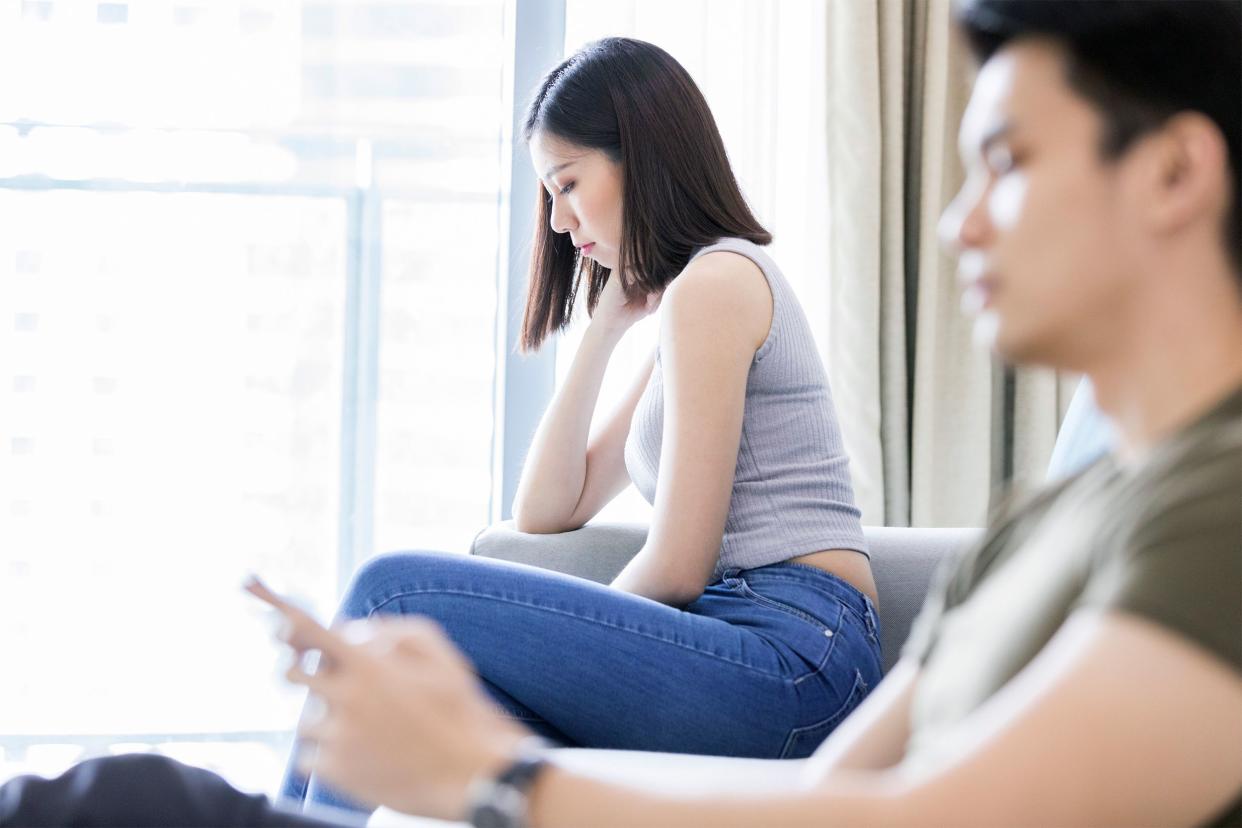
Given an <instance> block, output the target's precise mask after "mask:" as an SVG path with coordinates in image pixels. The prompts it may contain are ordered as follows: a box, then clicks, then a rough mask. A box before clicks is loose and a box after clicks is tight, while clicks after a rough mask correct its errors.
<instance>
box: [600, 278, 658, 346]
mask: <svg viewBox="0 0 1242 828" xmlns="http://www.w3.org/2000/svg"><path fill="white" fill-rule="evenodd" d="M663 295H664V294H663V293H648V294H647V295H646V297H645V298H644V299H642V300H641V301H637V302H629V301H627V300H626V296H625V291H624V290H623V289H622V287H621V279H620V277H619V276H617V274H616V273H613V274H611V275H610V276H609V277H608V281H607V282H605V283H604V290H603V292H601V293H600V296H599V303H598V304H596V306H595V311H594V312H593V313H592V314H591V326H592V327H598V328H600V329H601V330H604V331H607V332H608V333H610V334H612V335H613V336H615V337H619V336H621V334H623V333H625V332H626V331H627V330H629V329H630V327H631V326H633V325H634V323H635V322H638V321H639V320H641V319H643V318H644V317H647V316H649V315H651V314H652V313H655V311H656V308H658V307H660V298H661V297H662V296H663Z"/></svg>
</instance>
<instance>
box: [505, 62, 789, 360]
mask: <svg viewBox="0 0 1242 828" xmlns="http://www.w3.org/2000/svg"><path fill="white" fill-rule="evenodd" d="M537 132H542V133H544V134H547V135H551V136H555V137H556V138H559V139H561V140H563V141H567V142H569V143H571V144H576V145H577V146H580V147H586V148H588V149H596V150H600V151H602V152H604V153H605V154H606V155H608V157H609V158H611V159H612V160H613V161H615V162H616V163H618V164H619V165H620V167H621V177H622V182H623V184H622V208H621V209H622V222H621V223H622V227H621V250H620V259H619V261H618V263H617V265H618V269H619V270H620V272H621V273H622V274H624V277H625V279H626V281H625V283H624V284H623V287H624V288H625V293H626V296H628V297H629V298H630V299H631V300H637V299H639V298H640V297H642V296H645V295H646V294H648V293H652V292H658V291H661V290H663V289H664V287H665V286H666V285H668V283H669V282H671V281H672V280H673V278H674V277H675V276H676V275H677V274H678V273H680V272H681V271H682V269H683V268H684V267H685V266H686V263H687V262H688V261H689V260H690V256H691V254H692V253H694V251H695V250H697V249H698V248H700V247H703V246H704V245H707V244H711V243H712V242H714V241H716V240H717V239H719V238H723V237H740V238H743V239H747V240H749V241H752V242H754V243H755V244H767V243H769V242H770V241H772V235H771V234H770V233H769V232H768V231H767V230H765V229H764V228H763V226H762V225H760V224H759V222H758V221H757V220H756V219H755V217H754V215H753V214H752V213H751V211H750V208H749V207H748V206H747V205H746V200H745V199H744V198H743V197H742V192H741V190H740V189H739V188H738V185H737V179H735V178H734V176H733V170H732V169H731V168H730V167H729V159H728V156H727V155H726V154H725V149H724V142H723V141H722V140H721V139H720V132H719V130H717V129H716V122H715V120H714V119H713V118H712V113H711V110H710V109H708V106H707V101H706V100H704V98H703V93H702V92H700V91H699V88H698V87H697V86H696V85H695V83H694V80H693V79H691V77H690V75H689V73H688V72H686V70H685V69H684V68H682V66H681V64H679V63H678V62H677V61H676V60H674V59H673V57H672V56H671V55H670V54H668V53H667V52H665V51H664V50H663V49H661V48H659V47H658V46H653V45H652V44H650V43H644V42H643V41H641V40H631V39H629V38H624V37H610V38H606V39H604V40H598V41H596V42H594V43H591V44H588V45H587V46H585V47H583V48H582V49H580V50H579V51H578V52H576V53H574V54H573V55H571V56H570V57H569V58H568V59H567V60H565V61H564V62H563V63H561V64H560V65H559V66H557V67H556V68H555V69H553V70H552V71H551V72H549V73H548V75H547V76H546V77H545V78H544V79H543V82H542V83H541V84H540V85H539V90H538V91H537V92H536V93H535V97H534V99H533V100H532V101H531V104H530V108H529V110H527V114H526V127H525V137H526V141H527V142H529V141H530V139H531V137H532V136H533V135H534V134H535V133H537ZM536 214H537V221H536V224H535V238H534V246H533V250H532V251H531V263H530V286H529V289H528V293H527V297H526V314H525V318H524V319H523V320H522V339H521V348H522V350H523V351H529V350H533V349H535V348H538V347H539V346H540V345H541V344H542V343H543V341H544V340H545V339H546V338H547V337H548V336H550V335H552V334H554V333H556V332H557V331H559V330H561V329H562V328H564V327H565V326H566V325H567V324H569V320H570V317H571V315H572V313H573V308H574V300H575V298H576V297H577V294H578V287H579V285H580V283H581V280H582V276H583V274H584V273H585V274H586V276H587V280H588V281H587V309H588V310H589V311H592V312H593V311H594V310H595V306H596V304H597V303H598V301H599V296H600V292H601V291H602V290H603V288H604V283H605V282H606V281H607V279H608V274H609V270H608V268H606V267H604V266H602V265H601V264H599V263H598V262H595V261H593V260H588V259H585V258H582V257H580V256H579V255H578V251H577V250H576V249H575V248H574V246H573V242H572V241H570V238H569V234H568V233H556V232H553V230H552V228H551V226H550V219H551V214H552V196H551V195H550V194H549V193H548V192H547V190H545V189H544V188H543V187H540V188H539V195H538V202H537V206H536Z"/></svg>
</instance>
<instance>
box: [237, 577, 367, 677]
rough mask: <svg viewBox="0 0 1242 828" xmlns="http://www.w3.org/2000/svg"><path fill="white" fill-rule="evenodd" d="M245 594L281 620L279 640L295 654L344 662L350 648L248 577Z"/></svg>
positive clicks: (305, 614) (255, 579) (346, 643)
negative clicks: (312, 654) (315, 652)
mask: <svg viewBox="0 0 1242 828" xmlns="http://www.w3.org/2000/svg"><path fill="white" fill-rule="evenodd" d="M244 588H245V590H246V591H247V592H249V593H250V594H251V595H253V596H254V597H256V598H258V599H259V600H260V601H263V602H264V603H266V604H268V605H269V606H271V607H272V608H274V609H275V610H276V611H277V612H279V613H280V614H281V615H283V616H284V618H285V624H284V626H283V627H282V628H281V631H280V633H279V635H280V638H281V639H282V640H283V641H285V642H286V643H287V644H289V646H290V647H293V648H294V649H295V650H299V651H305V650H319V651H320V652H322V653H324V654H325V655H326V656H328V657H329V658H330V659H332V660H339V661H342V662H344V661H347V660H348V659H349V655H350V653H349V650H350V645H349V644H348V642H346V641H344V640H343V639H342V638H341V637H340V636H339V635H337V634H336V633H334V632H332V631H331V630H329V629H327V628H326V627H324V626H323V625H322V624H320V623H319V622H318V621H316V620H315V619H314V618H312V617H311V615H310V614H309V613H307V612H305V611H304V610H302V609H300V608H298V607H296V606H294V605H293V604H291V603H289V602H288V601H286V600H285V599H284V598H281V597H280V596H279V595H277V594H276V593H275V592H273V591H272V590H271V589H269V588H268V587H267V585H266V584H264V583H263V582H262V581H261V580H259V579H258V578H257V577H254V576H251V577H250V579H249V580H247V582H246V584H245V587H244Z"/></svg>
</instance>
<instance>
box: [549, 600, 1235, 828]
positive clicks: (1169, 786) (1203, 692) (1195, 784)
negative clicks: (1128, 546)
mask: <svg viewBox="0 0 1242 828" xmlns="http://www.w3.org/2000/svg"><path fill="white" fill-rule="evenodd" d="M882 686H883V685H881V687H882ZM877 692H879V691H878V690H877ZM894 694H895V695H896V691H894ZM907 702H908V697H907ZM879 706H880V705H879V703H878V702H877V707H879ZM861 712H862V711H861V708H860V713H861ZM888 712H891V710H890V711H888ZM886 718H887V717H886V716H883V715H877V716H876V718H875V721H876V722H877V724H876V725H873V727H875V728H879V729H877V730H874V731H873V730H872V729H870V728H868V729H865V731H864V732H867V733H871V734H872V736H873V737H874V736H875V734H876V733H879V732H882V730H883V727H882V725H880V724H878V723H881V722H884V721H885V719H886ZM848 721H849V720H847V722H848ZM889 725H891V722H889ZM834 738H835V737H834ZM830 741H831V740H830ZM850 741H853V740H850ZM867 741H868V740H867V739H865V738H862V739H860V741H858V742H857V743H856V748H855V751H856V752H855V751H851V750H845V749H841V750H843V753H842V762H844V760H845V758H846V757H848V756H854V757H858V758H870V757H873V756H876V755H878V756H880V757H885V753H884V752H883V751H879V752H878V754H873V753H871V752H870V751H868V750H866V749H864V747H865V745H866V744H867ZM883 741H884V740H883V739H880V740H879V744H880V745H881V746H882V743H883ZM832 749H834V748H831V746H829V748H826V749H825V753H830V752H831V750H832ZM864 764H865V763H864ZM847 765H848V762H845V763H844V764H841V763H827V762H826V763H825V766H824V767H823V768H821V774H820V776H819V777H818V778H816V779H813V780H809V782H810V783H811V784H810V785H808V787H807V788H805V789H804V790H802V791H800V792H798V793H794V794H790V793H781V794H771V793H769V794H764V793H762V792H755V793H751V794H744V793H739V792H737V791H734V792H731V793H724V792H722V793H721V794H719V795H716V796H712V797H710V798H706V797H695V798H689V797H681V798H678V797H670V796H653V795H650V794H644V793H643V792H641V791H638V790H633V789H626V788H622V787H620V786H615V785H609V784H607V783H603V782H599V781H597V780H592V779H586V778H582V777H580V776H575V775H572V774H570V773H568V772H566V771H563V770H561V769H553V770H552V771H550V772H549V773H548V774H547V775H546V776H545V777H544V778H542V779H540V781H539V783H538V785H537V786H536V788H535V791H534V796H533V800H532V821H531V824H532V825H535V826H539V827H540V828H557V827H558V826H570V825H583V824H591V825H596V826H600V828H607V826H611V825H617V826H620V825H634V824H643V825H680V826H686V827H687V828H694V826H713V828H729V826H753V825H782V826H784V825H788V826H801V825H806V826H824V825H851V826H867V825H880V824H900V825H918V824H926V825H941V824H953V825H981V826H994V825H998V824H1005V825H1023V824H1030V825H1035V826H1045V825H1067V826H1068V825H1093V826H1094V825H1135V824H1160V825H1192V824H1196V823H1201V822H1203V821H1205V820H1207V819H1210V818H1211V817H1212V816H1213V815H1214V814H1215V813H1217V812H1218V811H1219V810H1220V809H1221V808H1224V807H1225V806H1226V805H1227V804H1228V803H1229V802H1230V800H1231V799H1232V798H1233V797H1236V796H1237V795H1238V792H1239V790H1242V678H1240V677H1239V676H1238V675H1237V674H1236V673H1235V672H1234V671H1233V670H1231V669H1229V668H1228V667H1227V666H1226V665H1225V664H1224V663H1223V662H1221V661H1220V660H1219V659H1217V658H1215V657H1213V656H1210V655H1208V654H1207V653H1206V652H1204V651H1202V650H1200V649H1199V648H1198V647H1197V646H1196V645H1194V644H1191V643H1190V642H1189V641H1187V640H1185V639H1183V638H1182V637H1180V636H1178V635H1176V634H1174V633H1171V632H1168V631H1166V630H1165V629H1163V628H1161V627H1159V626H1156V625H1154V624H1152V623H1150V622H1147V621H1144V620H1142V619H1139V618H1137V617H1135V616H1130V615H1126V614H1123V613H1119V612H1108V613H1101V612H1099V611H1081V612H1079V613H1078V614H1077V615H1075V616H1074V617H1073V618H1072V619H1071V620H1070V622H1068V623H1067V624H1066V625H1065V626H1064V627H1063V628H1062V629H1061V631H1060V632H1059V633H1058V634H1057V635H1056V636H1055V638H1054V639H1053V641H1052V642H1050V644H1049V645H1048V646H1047V647H1046V648H1045V649H1044V650H1043V652H1042V653H1041V654H1040V655H1039V656H1038V657H1037V658H1036V659H1035V660H1034V661H1033V662H1032V663H1031V664H1030V665H1028V667H1027V668H1026V669H1025V670H1024V671H1023V672H1022V673H1020V674H1019V675H1018V676H1017V677H1015V679H1014V680H1013V681H1011V682H1010V683H1009V684H1008V685H1006V686H1005V687H1004V688H1003V689H1002V690H1001V691H1000V692H999V693H997V694H996V695H995V696H994V697H993V698H992V699H991V700H990V701H989V702H987V703H986V704H985V705H984V706H983V707H982V708H980V709H979V710H978V711H977V712H976V713H975V714H973V715H972V716H970V717H969V718H968V719H967V720H965V721H964V722H963V723H962V724H961V726H960V727H959V728H958V730H957V733H956V736H955V737H954V739H953V741H952V743H951V744H947V745H946V746H945V750H944V751H942V752H941V753H939V754H938V756H937V757H936V759H935V761H934V763H929V765H928V766H926V767H922V768H920V769H918V770H917V771H911V770H907V769H905V768H903V767H902V766H900V765H898V766H897V767H894V768H890V769H886V770H878V771H870V770H865V769H853V768H850V767H848V766H847Z"/></svg>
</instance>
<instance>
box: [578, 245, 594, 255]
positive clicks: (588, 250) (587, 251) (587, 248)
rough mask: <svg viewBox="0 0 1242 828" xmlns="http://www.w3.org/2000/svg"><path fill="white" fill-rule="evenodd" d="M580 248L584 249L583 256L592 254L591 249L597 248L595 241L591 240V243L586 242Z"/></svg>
mask: <svg viewBox="0 0 1242 828" xmlns="http://www.w3.org/2000/svg"><path fill="white" fill-rule="evenodd" d="M579 249H580V250H581V251H582V255H583V256H590V255H591V251H592V250H594V249H595V242H591V243H590V244H584V245H582V247H581V248H579Z"/></svg>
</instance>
